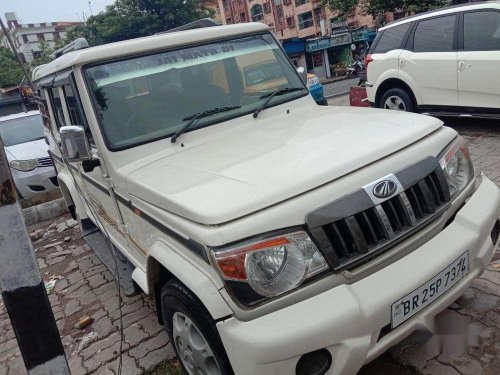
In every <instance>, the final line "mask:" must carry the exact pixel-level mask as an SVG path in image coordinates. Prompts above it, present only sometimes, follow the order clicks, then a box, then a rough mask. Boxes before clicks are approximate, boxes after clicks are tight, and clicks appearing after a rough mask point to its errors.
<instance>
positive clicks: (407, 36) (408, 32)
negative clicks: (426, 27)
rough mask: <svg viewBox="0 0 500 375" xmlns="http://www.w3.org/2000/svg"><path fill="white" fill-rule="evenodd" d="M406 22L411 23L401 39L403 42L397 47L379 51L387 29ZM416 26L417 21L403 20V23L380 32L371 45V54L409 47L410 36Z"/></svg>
mask: <svg viewBox="0 0 500 375" xmlns="http://www.w3.org/2000/svg"><path fill="white" fill-rule="evenodd" d="M405 24H409V26H408V30H406V32H405V35H404V36H403V39H401V42H400V43H399V45H398V46H397V47H396V48H391V49H389V50H387V51H384V52H377V47H378V44H379V43H380V41H381V40H382V38H383V37H384V34H385V33H386V31H388V30H390V29H392V28H395V27H398V26H403V25H405ZM414 28H415V22H403V23H402V24H399V25H395V26H393V27H390V28H387V29H385V30H383V31H382V32H380V33H378V34H377V36H376V37H375V40H374V41H373V43H372V45H371V47H370V50H369V53H371V54H377V53H380V54H384V53H387V52H390V51H394V50H396V49H409V48H408V42H409V40H410V39H411V38H410V37H411V35H412V32H413V29H414Z"/></svg>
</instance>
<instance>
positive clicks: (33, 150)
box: [5, 139, 49, 160]
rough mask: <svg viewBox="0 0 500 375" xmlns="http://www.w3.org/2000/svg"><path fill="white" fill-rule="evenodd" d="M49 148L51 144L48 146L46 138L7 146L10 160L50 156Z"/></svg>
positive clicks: (6, 149)
mask: <svg viewBox="0 0 500 375" xmlns="http://www.w3.org/2000/svg"><path fill="white" fill-rule="evenodd" d="M48 148H49V146H47V143H45V140H44V139H39V140H37V141H31V142H26V143H21V144H18V145H14V146H8V147H5V151H7V156H8V158H9V160H14V159H15V160H30V159H39V158H46V157H48V156H49V154H48V153H47V150H48Z"/></svg>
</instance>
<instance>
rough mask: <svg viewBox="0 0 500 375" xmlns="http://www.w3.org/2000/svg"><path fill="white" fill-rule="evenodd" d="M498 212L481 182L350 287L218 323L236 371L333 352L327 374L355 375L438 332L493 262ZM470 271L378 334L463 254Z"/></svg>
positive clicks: (499, 203) (287, 368)
mask: <svg viewBox="0 0 500 375" xmlns="http://www.w3.org/2000/svg"><path fill="white" fill-rule="evenodd" d="M499 215H500V190H499V189H498V187H497V186H496V185H495V184H494V183H493V182H491V181H490V180H488V179H486V178H485V177H483V182H482V183H481V185H480V186H479V188H478V190H477V191H476V192H475V193H474V194H473V195H472V197H471V198H470V199H469V201H468V202H467V203H466V204H465V205H464V206H463V207H462V209H460V210H459V211H458V212H457V214H456V216H455V219H454V221H453V222H452V223H451V224H450V225H449V226H447V227H446V229H444V230H442V231H441V232H440V233H439V234H438V235H436V236H435V237H434V238H432V239H431V240H429V241H428V242H426V243H425V244H424V245H422V246H421V247H420V248H418V249H416V250H415V251H413V252H412V253H410V254H409V255H407V256H405V257H404V258H402V259H400V260H398V261H396V262H394V263H392V264H391V265H389V266H387V267H385V268H383V269H382V270H380V271H378V272H376V273H374V274H372V275H370V276H368V277H365V278H364V279H362V280H360V281H358V282H356V283H354V284H352V285H342V286H338V287H336V288H333V289H331V290H328V291H326V292H324V293H322V294H319V295H317V296H314V297H312V298H309V299H307V300H305V301H302V302H300V303H297V304H295V305H292V306H290V307H287V308H285V309H282V310H279V311H276V312H274V313H271V314H268V315H265V316H262V317H260V318H257V319H254V320H251V321H248V322H242V321H239V320H237V319H236V318H234V317H233V318H230V319H227V320H225V321H221V322H219V323H218V324H217V327H218V330H219V333H220V336H221V338H222V341H223V343H224V347H225V349H226V352H227V354H228V356H229V359H230V362H231V365H232V366H233V370H234V372H235V373H236V374H294V373H295V368H296V365H297V362H298V360H299V358H300V357H301V356H302V355H303V354H305V353H309V352H312V351H315V350H318V349H322V348H326V349H328V350H329V351H330V353H331V355H332V358H333V363H332V366H331V368H330V370H329V372H327V374H355V373H357V372H358V371H359V369H360V368H361V367H362V366H363V364H365V363H368V362H370V361H371V360H373V359H374V358H376V357H377V356H379V355H380V354H382V353H383V352H384V351H385V350H387V349H388V348H389V347H391V346H393V345H394V344H396V343H397V342H399V341H401V340H403V339H404V338H405V337H407V336H408V335H410V334H411V333H412V332H414V331H415V330H417V329H423V330H428V331H429V332H432V327H433V320H434V317H435V316H436V315H437V314H438V313H440V312H441V311H443V310H444V309H445V308H446V307H447V306H449V305H450V304H452V303H453V302H454V301H455V300H456V299H457V298H458V297H459V296H460V295H462V294H463V292H464V290H465V289H466V288H467V287H468V285H469V284H470V283H471V282H472V280H473V279H474V278H476V277H478V276H479V275H480V274H481V273H482V272H483V270H484V269H485V267H486V266H487V265H488V264H489V262H490V260H491V258H492V256H493V252H494V249H495V245H496V244H494V243H493V242H492V239H491V235H490V233H491V230H492V228H493V226H494V225H495V222H496V221H497V220H498V218H499ZM466 250H468V251H469V256H470V259H469V262H470V263H469V273H468V275H466V276H465V277H464V278H463V279H462V280H460V282H458V283H457V284H456V285H454V286H453V287H452V288H451V289H450V290H449V291H447V292H446V293H445V294H444V295H442V296H440V297H439V298H438V299H437V300H436V301H434V302H433V303H432V304H431V305H429V306H427V307H426V308H424V309H423V310H422V311H420V312H418V313H417V314H416V315H414V316H413V317H411V318H410V319H408V320H407V321H406V322H404V323H403V324H401V325H400V326H398V327H396V328H395V329H393V330H392V331H390V332H389V333H388V334H386V335H385V336H383V337H382V338H381V339H379V336H380V332H381V329H382V328H383V327H385V326H387V325H388V324H390V322H391V305H392V303H394V302H395V301H397V300H399V299H400V298H401V297H403V296H404V295H406V294H407V293H409V292H411V291H413V290H414V289H416V288H417V287H419V286H420V285H422V284H424V283H425V282H427V281H428V280H429V279H431V277H433V276H434V275H436V274H438V273H439V272H440V271H441V270H443V269H444V268H445V267H447V266H448V265H449V264H450V263H451V262H452V261H454V260H455V259H456V258H457V257H458V256H460V255H461V254H462V253H463V252H464V251H466Z"/></svg>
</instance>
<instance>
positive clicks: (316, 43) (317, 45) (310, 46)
mask: <svg viewBox="0 0 500 375" xmlns="http://www.w3.org/2000/svg"><path fill="white" fill-rule="evenodd" d="M327 48H330V38H319V39H309V40H306V51H307V52H314V51H320V50H322V49H327Z"/></svg>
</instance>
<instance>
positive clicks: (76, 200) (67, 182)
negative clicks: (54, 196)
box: [57, 172, 88, 219]
mask: <svg viewBox="0 0 500 375" xmlns="http://www.w3.org/2000/svg"><path fill="white" fill-rule="evenodd" d="M57 180H58V181H59V189H60V190H61V193H62V196H63V198H64V201H65V202H66V206H67V207H68V210H69V212H70V213H71V215H72V216H73V219H76V214H78V217H79V218H80V219H87V218H88V216H87V212H86V210H85V207H84V205H83V202H82V200H81V198H80V196H79V195H78V191H77V190H76V187H75V184H74V182H73V179H72V178H71V177H70V176H68V175H66V174H65V173H63V172H59V173H58V174H57ZM72 207H73V208H72Z"/></svg>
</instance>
